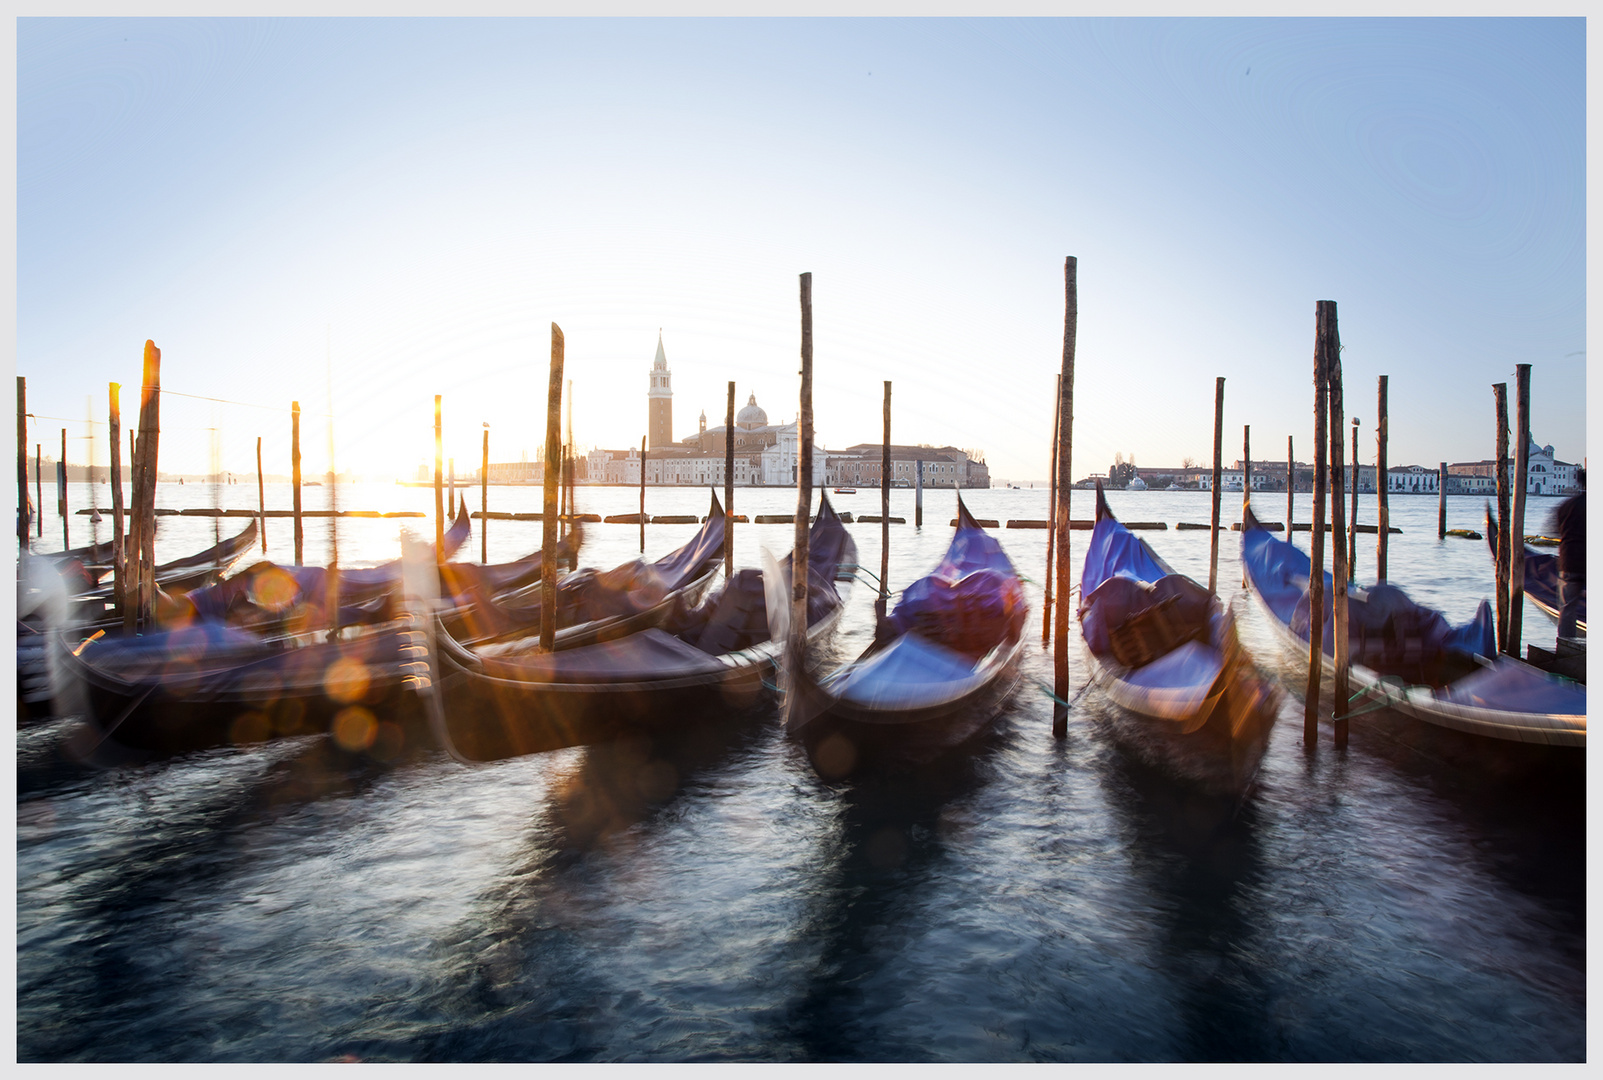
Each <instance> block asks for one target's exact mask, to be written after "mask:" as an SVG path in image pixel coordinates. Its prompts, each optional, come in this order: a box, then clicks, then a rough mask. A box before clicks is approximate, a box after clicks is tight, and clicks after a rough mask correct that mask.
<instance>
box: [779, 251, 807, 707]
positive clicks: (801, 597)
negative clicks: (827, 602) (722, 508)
mask: <svg viewBox="0 0 1603 1080" xmlns="http://www.w3.org/2000/svg"><path fill="white" fill-rule="evenodd" d="M796 427H797V433H798V435H799V436H800V438H799V442H798V444H797V448H796V450H797V459H796V540H795V547H794V548H793V550H792V554H791V558H790V567H791V571H790V633H789V636H788V637H787V638H786V640H785V671H787V672H788V673H789V676H790V688H789V692H788V693H787V694H786V695H785V723H786V726H787V727H789V726H790V721H791V718H792V717H793V716H794V715H795V714H796V712H797V710H798V709H800V707H801V693H800V678H801V675H802V670H803V665H804V664H805V663H806V662H807V584H808V582H807V578H808V567H809V566H810V563H809V561H808V560H809V554H810V552H809V551H808V544H807V541H808V539H809V537H808V521H807V517H808V514H809V512H810V511H811V510H812V507H813V468H812V465H813V275H812V274H810V273H809V274H803V275H802V276H801V408H800V411H799V412H798V413H797V420H796Z"/></svg>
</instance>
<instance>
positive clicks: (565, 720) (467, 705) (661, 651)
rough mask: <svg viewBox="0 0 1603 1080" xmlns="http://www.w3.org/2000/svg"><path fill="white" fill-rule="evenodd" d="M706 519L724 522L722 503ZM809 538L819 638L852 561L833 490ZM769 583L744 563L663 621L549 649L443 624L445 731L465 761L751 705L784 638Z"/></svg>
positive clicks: (783, 569)
mask: <svg viewBox="0 0 1603 1080" xmlns="http://www.w3.org/2000/svg"><path fill="white" fill-rule="evenodd" d="M716 506H717V503H716V499H715V500H714V507H715V508H716ZM709 519H710V520H709V524H710V523H711V521H721V520H722V511H721V510H719V511H718V512H717V513H716V514H712V515H709ZM808 543H809V549H808V571H807V572H808V583H809V584H808V590H809V604H808V627H807V634H808V637H809V639H810V640H817V639H818V638H820V637H822V636H823V635H824V634H826V633H828V632H829V631H830V629H832V628H833V626H834V624H835V622H836V621H837V620H838V619H839V617H840V612H841V608H842V604H843V597H842V593H841V591H840V590H839V588H838V587H837V580H838V579H840V578H841V576H842V574H843V573H846V574H847V575H848V577H849V570H843V568H855V564H856V560H857V548H856V544H855V543H854V542H853V541H852V538H851V536H850V534H849V533H847V531H846V528H845V526H844V525H843V524H842V522H841V519H840V517H839V516H838V515H837V514H836V513H835V510H834V508H833V507H832V506H830V504H829V499H828V497H827V496H824V498H823V501H822V503H821V505H820V507H819V511H818V516H817V518H816V520H815V521H814V523H813V525H812V527H811V530H810V532H809V539H808ZM791 562H792V559H791V556H790V555H787V556H786V557H785V559H784V561H783V563H782V564H781V565H780V567H779V570H778V573H779V575H780V577H781V578H782V584H781V585H780V588H781V589H782V590H783V592H784V594H785V595H788V594H789V582H790V576H791V573H792V572H793V571H792V567H791ZM772 587H773V583H771V582H769V583H766V586H765V581H764V574H763V572H761V571H758V570H755V569H744V570H740V571H737V572H736V573H735V574H734V575H733V576H732V577H731V578H729V579H728V580H727V581H726V582H725V583H724V585H723V586H722V587H721V588H719V589H718V590H717V591H716V592H715V593H713V594H712V595H710V596H709V597H708V598H707V599H706V600H705V601H703V602H701V603H699V604H696V603H693V602H691V601H690V600H689V599H688V598H682V599H681V600H680V601H678V602H677V603H675V605H674V607H673V610H672V611H671V612H670V614H669V615H668V617H667V618H666V619H664V620H662V621H661V622H660V625H656V626H652V627H650V628H647V629H643V630H640V631H638V632H636V633H632V634H629V635H627V636H624V637H619V638H613V639H610V640H599V641H596V642H595V643H593V644H588V645H582V646H579V647H575V648H569V649H563V650H559V651H556V652H551V653H544V652H541V651H540V650H539V648H538V646H537V643H536V642H535V641H533V640H531V639H528V638H523V639H519V640H516V641H510V642H504V643H501V644H496V645H487V646H481V647H479V648H476V649H469V648H467V647H465V646H463V645H462V644H461V643H460V642H458V641H456V640H455V639H454V638H453V636H452V635H451V634H450V633H449V632H448V631H447V630H446V629H444V628H443V627H441V628H438V629H437V634H438V645H439V653H438V655H439V660H438V663H439V666H440V671H441V675H442V683H441V687H442V694H441V698H442V699H443V708H442V709H441V715H440V716H439V722H440V726H441V729H442V730H440V731H439V732H438V737H439V738H440V740H441V741H442V742H443V743H445V745H446V748H447V749H448V750H449V751H450V752H451V753H452V754H453V755H454V756H456V757H457V758H459V759H461V760H465V761H489V760H499V759H503V758H510V757H517V756H521V755H523V754H531V753H539V752H542V751H546V750H553V749H558V748H560V747H564V746H574V745H581V744H585V743H593V742H602V741H606V740H609V739H612V738H615V737H617V736H619V735H622V734H625V733H628V732H638V731H652V730H662V729H672V728H675V727H677V726H682V725H685V724H687V723H689V722H690V721H691V720H692V719H693V718H694V717H695V716H696V715H697V714H698V713H704V712H707V711H713V710H720V711H721V710H726V709H732V708H739V707H742V706H745V705H749V704H751V703H752V702H754V701H755V700H756V698H757V697H758V695H759V694H760V692H761V690H762V688H763V682H764V680H765V678H767V677H769V676H770V675H771V673H772V671H773V670H774V666H775V663H776V661H777V658H778V654H779V649H780V647H781V645H782V642H781V641H776V640H775V639H774V637H773V635H772V634H771V632H770V629H769V620H768V607H767V600H766V595H765V593H766V591H767V589H769V588H772Z"/></svg>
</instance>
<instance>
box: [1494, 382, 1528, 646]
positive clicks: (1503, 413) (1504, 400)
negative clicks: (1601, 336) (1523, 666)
mask: <svg viewBox="0 0 1603 1080" xmlns="http://www.w3.org/2000/svg"><path fill="white" fill-rule="evenodd" d="M1492 399H1493V401H1494V402H1495V403H1496V406H1497V535H1498V542H1497V651H1498V652H1501V653H1507V652H1508V650H1509V645H1508V566H1509V558H1510V556H1509V549H1510V547H1511V545H1510V543H1509V538H1510V536H1511V535H1512V528H1511V526H1512V525H1513V522H1511V521H1510V520H1509V512H1508V384H1507V383H1493V384H1492ZM1521 546H1523V538H1522V545H1521ZM1510 655H1512V654H1510Z"/></svg>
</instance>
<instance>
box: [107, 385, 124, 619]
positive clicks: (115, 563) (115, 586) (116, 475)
mask: <svg viewBox="0 0 1603 1080" xmlns="http://www.w3.org/2000/svg"><path fill="white" fill-rule="evenodd" d="M107 390H108V394H107V396H108V397H109V399H110V404H111V411H110V413H109V415H108V418H107V419H108V423H109V426H110V428H111V593H112V596H114V597H116V604H117V611H118V613H119V614H121V612H122V607H123V600H124V594H123V571H124V569H125V567H124V566H123V544H124V540H123V529H122V402H121V398H122V384H121V383H110V384H108V386H107Z"/></svg>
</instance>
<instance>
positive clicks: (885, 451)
mask: <svg viewBox="0 0 1603 1080" xmlns="http://www.w3.org/2000/svg"><path fill="white" fill-rule="evenodd" d="M890 573H891V381H890V380H889V379H886V380H885V433H884V435H883V436H882V437H881V440H880V462H879V600H878V602H877V603H876V604H875V605H874V610H875V612H877V613H878V615H879V617H880V618H884V616H885V608H886V606H887V605H888V604H889V603H890V596H891V584H890Z"/></svg>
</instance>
